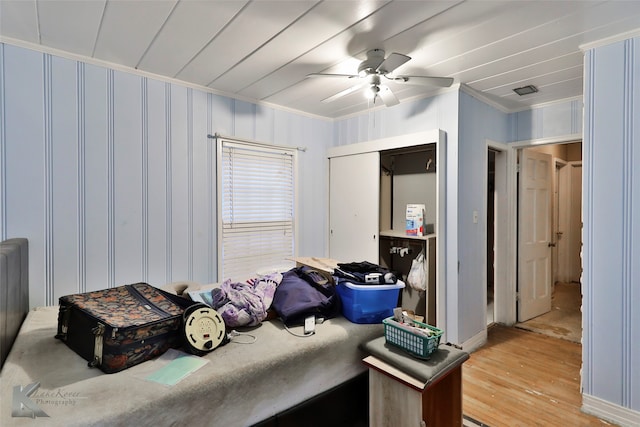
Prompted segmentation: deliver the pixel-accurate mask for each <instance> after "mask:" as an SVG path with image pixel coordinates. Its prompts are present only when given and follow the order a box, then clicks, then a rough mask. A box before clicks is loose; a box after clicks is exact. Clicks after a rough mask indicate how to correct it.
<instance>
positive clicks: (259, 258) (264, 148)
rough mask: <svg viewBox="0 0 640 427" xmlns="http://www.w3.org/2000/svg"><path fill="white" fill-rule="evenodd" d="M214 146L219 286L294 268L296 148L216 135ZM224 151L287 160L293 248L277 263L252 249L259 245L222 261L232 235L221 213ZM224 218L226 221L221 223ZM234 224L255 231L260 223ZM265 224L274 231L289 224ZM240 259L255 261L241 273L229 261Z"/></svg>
mask: <svg viewBox="0 0 640 427" xmlns="http://www.w3.org/2000/svg"><path fill="white" fill-rule="evenodd" d="M216 145H217V147H216V148H217V165H216V169H217V180H216V181H217V214H218V215H217V222H218V224H217V225H218V256H217V272H218V281H219V282H222V281H224V280H227V279H231V280H232V281H234V282H238V281H244V280H246V279H248V278H251V277H255V276H256V275H257V274H263V273H267V272H271V271H275V270H278V271H284V270H287V269H289V268H291V267H293V266H294V265H295V262H294V261H293V258H295V257H296V256H297V248H298V229H297V223H298V221H297V212H298V211H299V210H298V169H297V166H298V150H297V148H292V147H286V146H279V145H270V144H264V143H259V142H255V141H247V140H240V139H236V138H228V137H222V136H219V135H216ZM225 147H231V148H236V149H239V150H242V151H243V152H245V153H261V152H262V153H267V156H273V155H278V154H284V155H286V156H291V162H292V174H293V176H292V178H293V183H292V188H291V190H292V197H293V200H292V210H293V211H292V216H291V219H290V227H291V228H290V229H291V231H292V233H293V236H292V238H291V240H292V246H293V247H292V250H291V253H289V254H287V255H286V256H284V257H283V258H282V259H281V260H280V259H278V260H277V261H276V260H274V259H269V258H270V257H269V256H268V255H264V254H262V253H260V252H259V251H256V248H257V246H259V245H255V244H254V245H252V244H249V248H247V249H248V250H249V249H251V248H253V250H254V252H253V253H252V252H251V251H249V252H247V253H246V255H244V256H243V257H242V258H238V257H236V256H233V257H232V258H229V257H228V256H227V259H225V238H226V237H229V236H230V235H233V234H232V233H229V231H230V230H231V229H232V227H233V226H232V225H231V224H232V223H233V220H231V219H230V218H229V213H225V212H223V208H224V197H225V190H224V185H225V181H224V179H225V178H224V176H223V172H224V170H225V169H224V167H223V164H222V163H223V161H224V160H225V159H226V158H227V157H226V156H227V155H226V154H225V153H224V152H223V149H224V148H225ZM225 217H226V219H227V221H225ZM238 223H239V224H242V225H244V226H247V225H248V226H249V227H256V228H257V229H259V228H261V223H260V222H258V221H251V222H250V223H247V222H243V221H239V222H238ZM268 223H269V224H270V225H272V226H273V225H275V226H276V227H280V226H282V227H286V226H287V225H285V224H284V223H289V221H268ZM266 224H267V222H265V223H263V224H262V225H266ZM236 249H237V248H236ZM240 259H243V262H244V261H255V262H254V263H253V264H251V263H250V264H249V267H248V268H247V269H244V270H243V271H239V269H242V267H239V266H237V265H236V266H233V265H232V263H233V261H232V260H236V261H238V260H240ZM225 262H226V263H225ZM225 266H226V268H225Z"/></svg>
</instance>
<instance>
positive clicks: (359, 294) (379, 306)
mask: <svg viewBox="0 0 640 427" xmlns="http://www.w3.org/2000/svg"><path fill="white" fill-rule="evenodd" d="M402 288H404V283H403V282H401V281H400V280H398V282H397V283H395V284H393V285H356V284H353V283H351V282H340V283H338V284H337V285H336V290H337V291H338V295H340V300H341V301H342V314H343V315H344V317H346V318H347V319H349V320H350V321H351V322H353V323H382V320H383V319H385V318H387V317H389V316H392V315H393V309H394V308H395V307H397V305H398V294H399V293H400V289H402Z"/></svg>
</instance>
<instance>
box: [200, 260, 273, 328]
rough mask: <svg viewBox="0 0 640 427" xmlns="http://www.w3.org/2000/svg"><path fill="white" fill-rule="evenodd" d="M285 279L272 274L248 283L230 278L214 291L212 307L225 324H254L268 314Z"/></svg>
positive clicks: (231, 325)
mask: <svg viewBox="0 0 640 427" xmlns="http://www.w3.org/2000/svg"><path fill="white" fill-rule="evenodd" d="M281 281H282V274H280V273H272V274H269V275H266V276H262V277H259V278H256V279H251V280H249V281H247V282H246V283H234V282H231V279H227V280H226V281H224V283H222V285H221V286H220V288H215V289H213V290H212V292H211V296H212V299H213V308H214V309H215V310H216V311H217V312H218V314H220V316H222V319H223V320H224V322H225V325H226V326H230V327H238V326H255V325H258V324H259V323H260V322H262V321H263V320H264V319H266V317H267V310H268V309H269V307H271V303H272V302H273V294H274V293H275V291H276V288H277V287H278V285H279V284H280V282H281Z"/></svg>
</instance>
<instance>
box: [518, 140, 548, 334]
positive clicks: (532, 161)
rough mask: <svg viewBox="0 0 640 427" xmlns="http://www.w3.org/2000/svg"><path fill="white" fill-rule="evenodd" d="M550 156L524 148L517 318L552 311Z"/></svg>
mask: <svg viewBox="0 0 640 427" xmlns="http://www.w3.org/2000/svg"><path fill="white" fill-rule="evenodd" d="M551 179H552V163H551V155H550V154H545V153H538V152H536V151H533V150H528V149H523V150H522V154H521V157H520V180H519V193H518V198H519V208H518V212H519V215H518V216H519V218H518V295H519V298H518V321H519V322H524V321H526V320H529V319H531V318H533V317H536V316H539V315H541V314H544V313H547V312H548V311H550V310H551V190H552V186H551Z"/></svg>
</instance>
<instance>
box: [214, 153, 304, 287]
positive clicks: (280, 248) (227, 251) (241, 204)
mask: <svg viewBox="0 0 640 427" xmlns="http://www.w3.org/2000/svg"><path fill="white" fill-rule="evenodd" d="M295 154H296V153H295V150H289V149H283V148H279V147H269V146H262V145H257V144H251V143H243V142H238V141H227V140H222V143H221V154H220V159H221V162H220V165H219V171H220V174H221V175H220V180H219V182H220V187H219V190H220V191H219V192H218V195H219V196H218V197H219V212H220V220H219V221H220V223H221V224H220V225H221V227H220V228H219V230H220V232H221V235H220V236H219V237H220V238H221V248H220V250H219V251H218V254H219V255H218V256H219V257H220V259H219V262H218V266H221V268H219V269H218V271H219V279H220V280H226V279H232V280H233V281H239V280H244V279H245V278H248V277H252V276H255V274H256V272H258V271H263V270H270V269H273V268H278V267H282V266H285V265H291V264H292V262H291V261H288V260H287V258H291V257H293V255H294V214H295V212H294V206H295V173H294V172H295V158H296V156H295Z"/></svg>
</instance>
